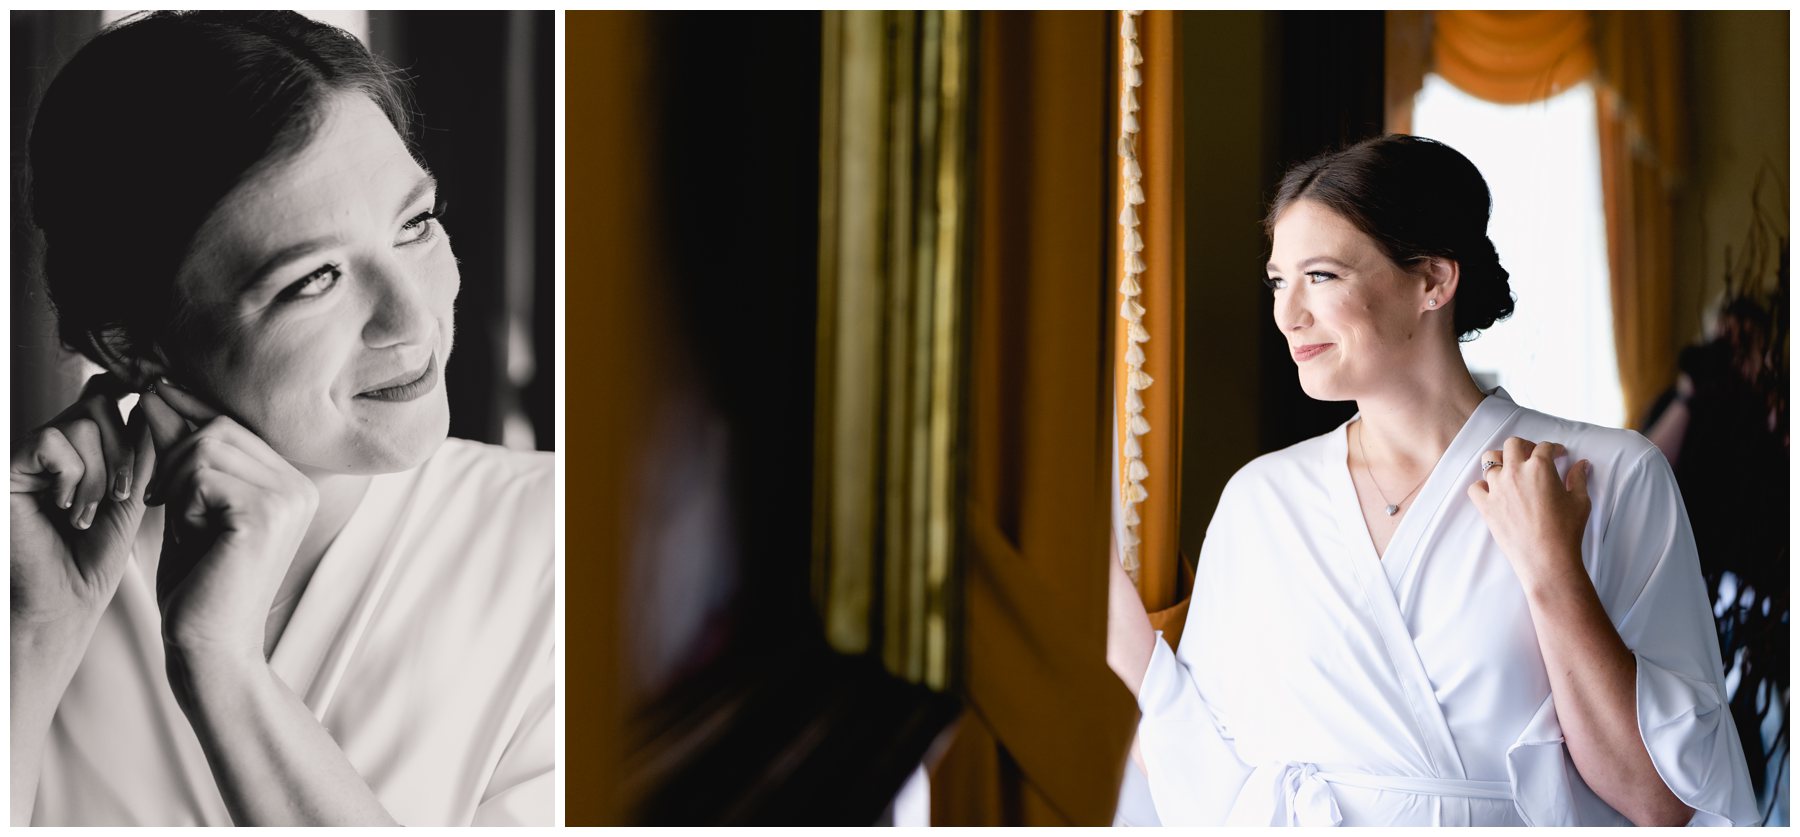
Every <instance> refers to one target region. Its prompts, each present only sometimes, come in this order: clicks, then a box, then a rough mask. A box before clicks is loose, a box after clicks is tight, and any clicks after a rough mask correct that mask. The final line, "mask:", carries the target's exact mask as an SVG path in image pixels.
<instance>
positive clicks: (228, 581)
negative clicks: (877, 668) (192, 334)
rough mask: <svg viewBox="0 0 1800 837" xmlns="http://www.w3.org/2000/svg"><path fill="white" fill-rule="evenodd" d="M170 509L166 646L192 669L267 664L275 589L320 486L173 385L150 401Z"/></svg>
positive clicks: (164, 586)
mask: <svg viewBox="0 0 1800 837" xmlns="http://www.w3.org/2000/svg"><path fill="white" fill-rule="evenodd" d="M144 404H145V406H146V408H147V412H146V415H145V418H146V421H147V423H148V424H149V426H150V431H151V435H152V436H153V438H154V440H155V444H156V457H157V468H156V476H155V479H153V480H152V481H151V484H150V487H149V496H150V502H151V503H152V504H162V505H164V506H165V511H164V515H163V550H162V559H161V562H160V564H159V565H158V568H157V574H156V595H157V601H158V602H159V604H160V605H161V608H162V615H163V642H164V643H165V644H166V645H167V646H169V647H170V649H171V651H172V652H174V654H173V655H172V656H179V657H180V658H181V659H180V661H181V662H182V663H184V664H186V665H187V666H189V667H193V666H195V665H198V664H202V663H205V664H218V665H229V666H250V667H254V666H257V665H260V664H261V663H262V661H263V659H264V658H263V633H264V629H265V626H266V623H267V620H268V615H269V608H270V606H271V604H272V602H273V600H274V597H275V592H276V590H277V589H278V588H279V587H280V585H281V580H282V578H283V577H284V576H285V575H286V574H287V570H288V566H289V564H291V563H292V561H293V558H294V553H295V551H296V550H297V549H298V548H299V546H300V542H301V540H302V539H303V538H304V537H305V535H306V530H307V527H308V525H310V524H311V522H312V517H313V512H314V511H315V510H317V508H318V502H319V501H318V491H317V488H316V487H315V486H314V485H313V483H312V481H311V480H309V479H307V477H306V476H305V475H304V474H301V473H300V472H299V470H297V469H296V468H294V466H293V465H292V464H290V463H289V462H288V461H287V460H285V459H283V458H282V457H281V455H280V454H278V453H276V452H275V451H274V449H272V448H270V447H269V445H268V444H267V443H266V442H264V441H263V440H262V439H261V438H260V437H258V436H257V435H256V434H255V433H253V432H251V431H250V430H249V429H248V428H245V427H244V426H243V425H241V424H239V423H238V422H237V421H235V420H233V419H232V418H231V417H230V416H226V415H222V414H220V413H219V412H218V411H217V410H215V409H213V408H212V407H210V406H208V405H207V404H206V403H205V402H203V401H201V400H200V399H199V398H197V397H195V396H194V395H193V394H191V393H189V392H186V391H185V390H182V389H180V388H179V387H178V386H177V385H174V384H172V383H169V382H167V381H165V382H164V383H163V384H161V385H160V386H159V388H158V391H157V392H156V393H155V394H153V395H147V396H145V399H144Z"/></svg>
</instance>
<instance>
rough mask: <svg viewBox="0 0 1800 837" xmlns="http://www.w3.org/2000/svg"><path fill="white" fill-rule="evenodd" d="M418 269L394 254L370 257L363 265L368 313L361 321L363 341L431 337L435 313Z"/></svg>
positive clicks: (374, 344)
mask: <svg viewBox="0 0 1800 837" xmlns="http://www.w3.org/2000/svg"><path fill="white" fill-rule="evenodd" d="M421 269H422V267H421V266H418V265H408V264H406V263H404V262H403V261H401V260H400V259H397V258H393V257H382V258H378V259H372V260H370V262H369V264H368V265H367V266H366V267H365V268H364V276H365V277H366V278H367V280H368V281H366V282H364V283H363V284H364V287H365V288H367V289H368V294H369V299H368V302H369V314H368V319H367V321H365V322H364V323H363V342H364V343H366V344H367V345H368V346H370V347H371V348H377V349H379V348H384V347H387V346H395V345H406V344H410V343H426V342H429V341H430V340H432V339H433V336H434V334H435V333H436V330H437V316H436V314H435V312H433V311H432V309H431V297H430V295H429V294H428V293H427V288H426V282H425V277H423V276H418V275H415V274H416V273H417V272H418V271H419V270H421Z"/></svg>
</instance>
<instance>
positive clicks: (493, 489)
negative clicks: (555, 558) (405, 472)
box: [396, 439, 556, 545]
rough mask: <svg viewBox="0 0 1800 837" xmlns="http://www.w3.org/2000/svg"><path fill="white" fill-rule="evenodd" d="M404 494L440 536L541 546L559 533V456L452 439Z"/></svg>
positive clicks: (412, 512) (410, 506)
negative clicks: (552, 533)
mask: <svg viewBox="0 0 1800 837" xmlns="http://www.w3.org/2000/svg"><path fill="white" fill-rule="evenodd" d="M401 485H402V484H401V483H396V487H397V488H398V487H399V486H401ZM400 490H403V491H404V492H405V494H406V497H407V499H406V501H405V503H406V505H407V507H408V509H409V513H408V514H409V516H411V517H414V518H415V519H420V520H429V521H430V528H431V530H432V531H434V532H436V533H438V534H444V535H454V536H456V537H459V538H467V539H481V538H486V537H494V536H499V537H503V538H506V539H509V540H513V541H515V542H518V543H520V544H521V545H523V544H524V543H528V542H529V543H536V542H537V541H538V540H540V539H541V537H540V536H542V535H543V533H547V532H550V531H551V530H552V529H553V526H552V521H554V520H555V509H556V455H555V454H554V453H547V452H543V451H521V450H511V449H508V448H504V447H500V446H498V445H489V444H483V443H481V442H472V441H469V440H467V439H446V440H445V441H444V444H443V445H441V446H439V447H438V449H437V451H436V452H434V453H433V454H432V455H431V458H430V459H428V460H427V461H426V462H425V464H423V465H421V466H420V467H419V468H418V469H417V472H416V474H415V475H414V476H413V477H412V478H411V479H410V480H408V481H406V482H405V483H404V488H401V489H400ZM546 543H547V541H546Z"/></svg>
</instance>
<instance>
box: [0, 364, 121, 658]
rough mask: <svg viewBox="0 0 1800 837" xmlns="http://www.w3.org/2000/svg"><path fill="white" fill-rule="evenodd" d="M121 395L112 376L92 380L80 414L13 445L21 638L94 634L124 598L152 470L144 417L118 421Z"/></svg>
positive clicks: (16, 617)
mask: <svg viewBox="0 0 1800 837" xmlns="http://www.w3.org/2000/svg"><path fill="white" fill-rule="evenodd" d="M124 392H126V390H123V389H122V388H121V386H120V384H119V382H118V380H117V379H116V378H114V377H113V376H112V375H110V374H104V375H96V376H94V377H93V378H92V379H90V380H89V381H88V384H87V386H86V387H85V388H84V389H83V390H82V394H81V397H80V398H79V399H77V400H76V401H75V403H74V404H72V405H70V406H69V408H68V409H66V410H64V411H63V412H62V413H61V414H60V415H58V416H57V417H56V418H54V419H52V420H51V421H50V422H49V423H48V424H45V425H44V426H43V427H40V428H38V429H36V430H33V431H32V432H31V433H29V434H27V435H26V436H25V437H24V438H23V439H21V440H19V441H18V442H16V443H15V444H14V445H13V452H12V542H11V546H12V618H13V625H14V629H15V631H17V630H18V629H19V628H20V627H26V626H32V627H48V626H53V625H64V624H66V625H70V626H78V625H83V624H88V625H89V627H91V620H92V619H93V618H97V617H98V615H99V613H100V611H102V610H104V609H105V608H106V605H107V603H108V602H110V601H111V600H112V596H113V592H114V591H115V590H117V589H118V586H119V579H120V578H121V577H122V576H123V574H124V570H125V559H126V557H127V556H128V555H129V554H130V552H131V545H132V540H133V539H134V538H135V537H136V535H137V531H138V524H139V523H140V522H141V521H142V520H143V517H144V486H145V483H147V482H148V481H149V479H150V465H151V461H152V458H151V456H150V443H149V440H148V438H147V431H146V428H145V424H144V420H143V411H142V410H141V409H137V410H133V412H132V415H131V420H130V421H129V422H124V421H121V420H120V418H119V398H120V396H121V395H122V394H123V393H124ZM83 642H85V640H83Z"/></svg>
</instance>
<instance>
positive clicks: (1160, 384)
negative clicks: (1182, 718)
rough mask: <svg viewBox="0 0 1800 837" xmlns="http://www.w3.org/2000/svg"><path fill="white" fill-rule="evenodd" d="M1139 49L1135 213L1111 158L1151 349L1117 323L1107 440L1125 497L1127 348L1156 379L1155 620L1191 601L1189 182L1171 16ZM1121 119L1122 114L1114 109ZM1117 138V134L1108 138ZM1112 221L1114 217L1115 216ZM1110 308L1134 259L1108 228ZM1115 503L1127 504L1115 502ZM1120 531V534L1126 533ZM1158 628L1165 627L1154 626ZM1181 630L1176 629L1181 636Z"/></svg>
mask: <svg viewBox="0 0 1800 837" xmlns="http://www.w3.org/2000/svg"><path fill="white" fill-rule="evenodd" d="M1121 17H1122V15H1120V14H1117V13H1115V14H1113V15H1112V20H1113V27H1112V31H1113V32H1114V33H1115V37H1117V33H1118V32H1119V23H1120V18H1121ZM1136 28H1137V42H1138V45H1139V48H1140V52H1141V53H1142V55H1143V63H1141V64H1139V65H1137V69H1138V70H1139V76H1140V77H1141V79H1142V86H1140V87H1138V88H1136V90H1135V93H1136V94H1137V100H1138V103H1139V108H1138V109H1137V112H1136V118H1137V124H1138V132H1137V139H1136V155H1137V161H1138V165H1139V168H1140V169H1141V170H1142V178H1141V180H1140V186H1141V188H1142V190H1143V194H1144V202H1143V203H1141V204H1135V205H1132V204H1128V203H1127V201H1126V187H1127V183H1126V181H1127V178H1126V177H1124V176H1123V175H1122V172H1121V168H1122V167H1121V166H1120V165H1118V163H1119V161H1120V160H1119V158H1118V157H1114V158H1113V160H1114V165H1113V166H1112V169H1113V181H1114V182H1113V196H1112V197H1113V203H1112V205H1113V206H1114V207H1125V206H1128V205H1130V206H1132V207H1133V209H1134V211H1135V213H1136V216H1137V219H1138V226H1137V231H1138V234H1139V235H1140V236H1141V238H1142V243H1143V250H1142V251H1141V252H1139V253H1138V255H1139V256H1141V257H1142V258H1143V261H1144V268H1145V269H1144V271H1143V272H1142V273H1139V274H1135V279H1136V282H1137V284H1138V285H1139V287H1140V289H1141V292H1140V293H1139V294H1138V295H1137V296H1136V297H1135V301H1136V302H1138V303H1140V304H1141V305H1142V306H1143V308H1144V314H1143V321H1142V322H1143V327H1144V330H1145V331H1146V332H1147V333H1148V334H1149V336H1150V339H1149V340H1148V341H1146V342H1141V343H1140V342H1135V341H1133V340H1132V339H1131V335H1130V334H1129V333H1128V330H1127V328H1126V327H1125V323H1124V321H1123V320H1120V321H1119V322H1118V323H1116V331H1115V333H1114V335H1113V341H1112V347H1113V401H1112V403H1113V436H1114V439H1115V445H1116V446H1117V449H1116V450H1115V452H1114V461H1115V462H1116V463H1119V470H1118V472H1116V473H1115V474H1114V479H1115V480H1117V481H1118V483H1119V486H1120V489H1121V491H1123V489H1124V488H1125V487H1126V486H1127V485H1129V484H1130V483H1131V482H1132V480H1130V479H1129V474H1128V473H1126V472H1125V467H1124V465H1125V463H1126V462H1127V461H1128V459H1130V457H1128V456H1127V455H1126V447H1127V443H1128V442H1127V440H1128V439H1129V438H1130V437H1131V435H1132V433H1131V411H1130V410H1129V409H1128V408H1127V402H1128V399H1129V398H1130V395H1131V393H1132V390H1131V389H1130V381H1129V379H1128V377H1129V376H1128V375H1127V366H1128V364H1127V361H1126V355H1127V353H1128V352H1129V351H1130V349H1131V347H1132V346H1137V347H1138V349H1139V350H1140V351H1142V352H1143V353H1144V359H1143V371H1144V373H1145V374H1147V375H1149V376H1150V378H1151V379H1152V381H1153V382H1152V383H1151V384H1150V386H1149V388H1147V389H1144V390H1140V391H1138V393H1137V394H1138V396H1139V397H1140V398H1142V400H1143V412H1142V416H1143V418H1144V420H1145V421H1146V422H1147V423H1148V424H1149V427H1150V431H1149V432H1148V433H1145V434H1144V435H1142V436H1138V437H1137V440H1138V443H1139V447H1140V448H1141V450H1142V453H1141V460H1142V462H1143V463H1144V465H1145V467H1146V469H1147V471H1148V474H1149V475H1148V477H1147V478H1146V479H1144V480H1142V481H1141V483H1140V484H1141V485H1143V487H1144V488H1145V489H1146V491H1147V496H1146V497H1145V499H1144V500H1143V501H1142V502H1141V503H1138V504H1137V506H1136V511H1137V514H1138V520H1139V523H1138V525H1137V527H1136V536H1137V538H1138V539H1139V543H1138V570H1137V586H1138V592H1139V594H1140V595H1141V596H1142V597H1143V600H1144V606H1145V608H1147V609H1149V610H1150V611H1151V612H1152V613H1153V614H1155V613H1159V612H1162V611H1166V610H1168V609H1169V608H1173V607H1175V606H1176V605H1177V603H1179V602H1181V601H1182V600H1183V599H1184V598H1185V597H1186V596H1187V592H1188V591H1187V586H1186V584H1185V581H1184V577H1183V574H1184V573H1185V572H1186V568H1185V565H1184V564H1183V562H1182V560H1181V554H1180V550H1181V427H1182V417H1181V406H1182V405H1181V401H1182V369H1181V364H1182V347H1183V346H1184V345H1186V343H1185V340H1184V338H1183V334H1182V321H1183V319H1184V318H1183V316H1182V315H1183V312H1184V310H1185V307H1184V306H1185V305H1186V302H1185V298H1184V294H1183V292H1182V289H1183V278H1184V277H1185V276H1186V264H1185V261H1184V258H1185V248H1184V247H1183V230H1184V229H1185V227H1184V224H1185V220H1184V216H1183V212H1182V195H1183V184H1184V183H1185V176H1184V172H1183V170H1182V129H1181V127H1182V99H1181V38H1180V33H1181V22H1180V20H1179V18H1178V17H1177V16H1176V13H1174V12H1169V11H1160V12H1158V11H1146V12H1143V13H1142V14H1140V15H1138V16H1137V27H1136ZM1112 78H1113V101H1115V102H1118V101H1120V100H1121V98H1122V97H1123V96H1124V95H1125V90H1124V87H1123V86H1122V81H1121V73H1119V72H1114V73H1113V74H1112ZM1112 112H1113V113H1118V112H1119V108H1118V107H1116V106H1115V107H1114V108H1112ZM1114 131H1115V133H1116V131H1117V128H1116V127H1115V129H1114ZM1113 214H1117V213H1113ZM1112 233H1113V234H1112V246H1111V251H1112V254H1113V259H1112V282H1111V286H1112V288H1113V299H1112V304H1111V305H1110V306H1108V309H1109V310H1111V311H1115V312H1116V311H1118V310H1119V307H1120V305H1121V304H1123V303H1126V302H1127V301H1128V300H1127V297H1126V296H1125V295H1123V294H1122V292H1121V290H1120V286H1121V283H1122V282H1123V281H1124V280H1125V278H1126V273H1127V271H1126V266H1127V263H1128V261H1129V257H1130V255H1131V254H1130V251H1129V250H1128V249H1127V247H1126V238H1127V235H1128V234H1127V233H1126V231H1125V228H1124V227H1122V226H1121V225H1119V224H1116V223H1115V224H1114V225H1113V226H1112ZM1121 496H1124V495H1123V494H1121ZM1115 528H1116V529H1123V528H1124V527H1123V526H1122V525H1120V526H1116V527H1115ZM1182 612H1183V613H1185V609H1184V610H1183V611H1182ZM1175 615H1177V614H1176V613H1172V612H1171V613H1165V614H1163V618H1161V619H1158V618H1157V617H1155V616H1153V617H1152V621H1153V622H1155V621H1173V619H1172V617H1174V616H1175ZM1158 627H1163V626H1162V625H1158ZM1180 627H1181V626H1180V624H1179V623H1178V622H1177V623H1176V624H1174V625H1173V627H1172V629H1173V630H1175V631H1177V632H1179V630H1180Z"/></svg>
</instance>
